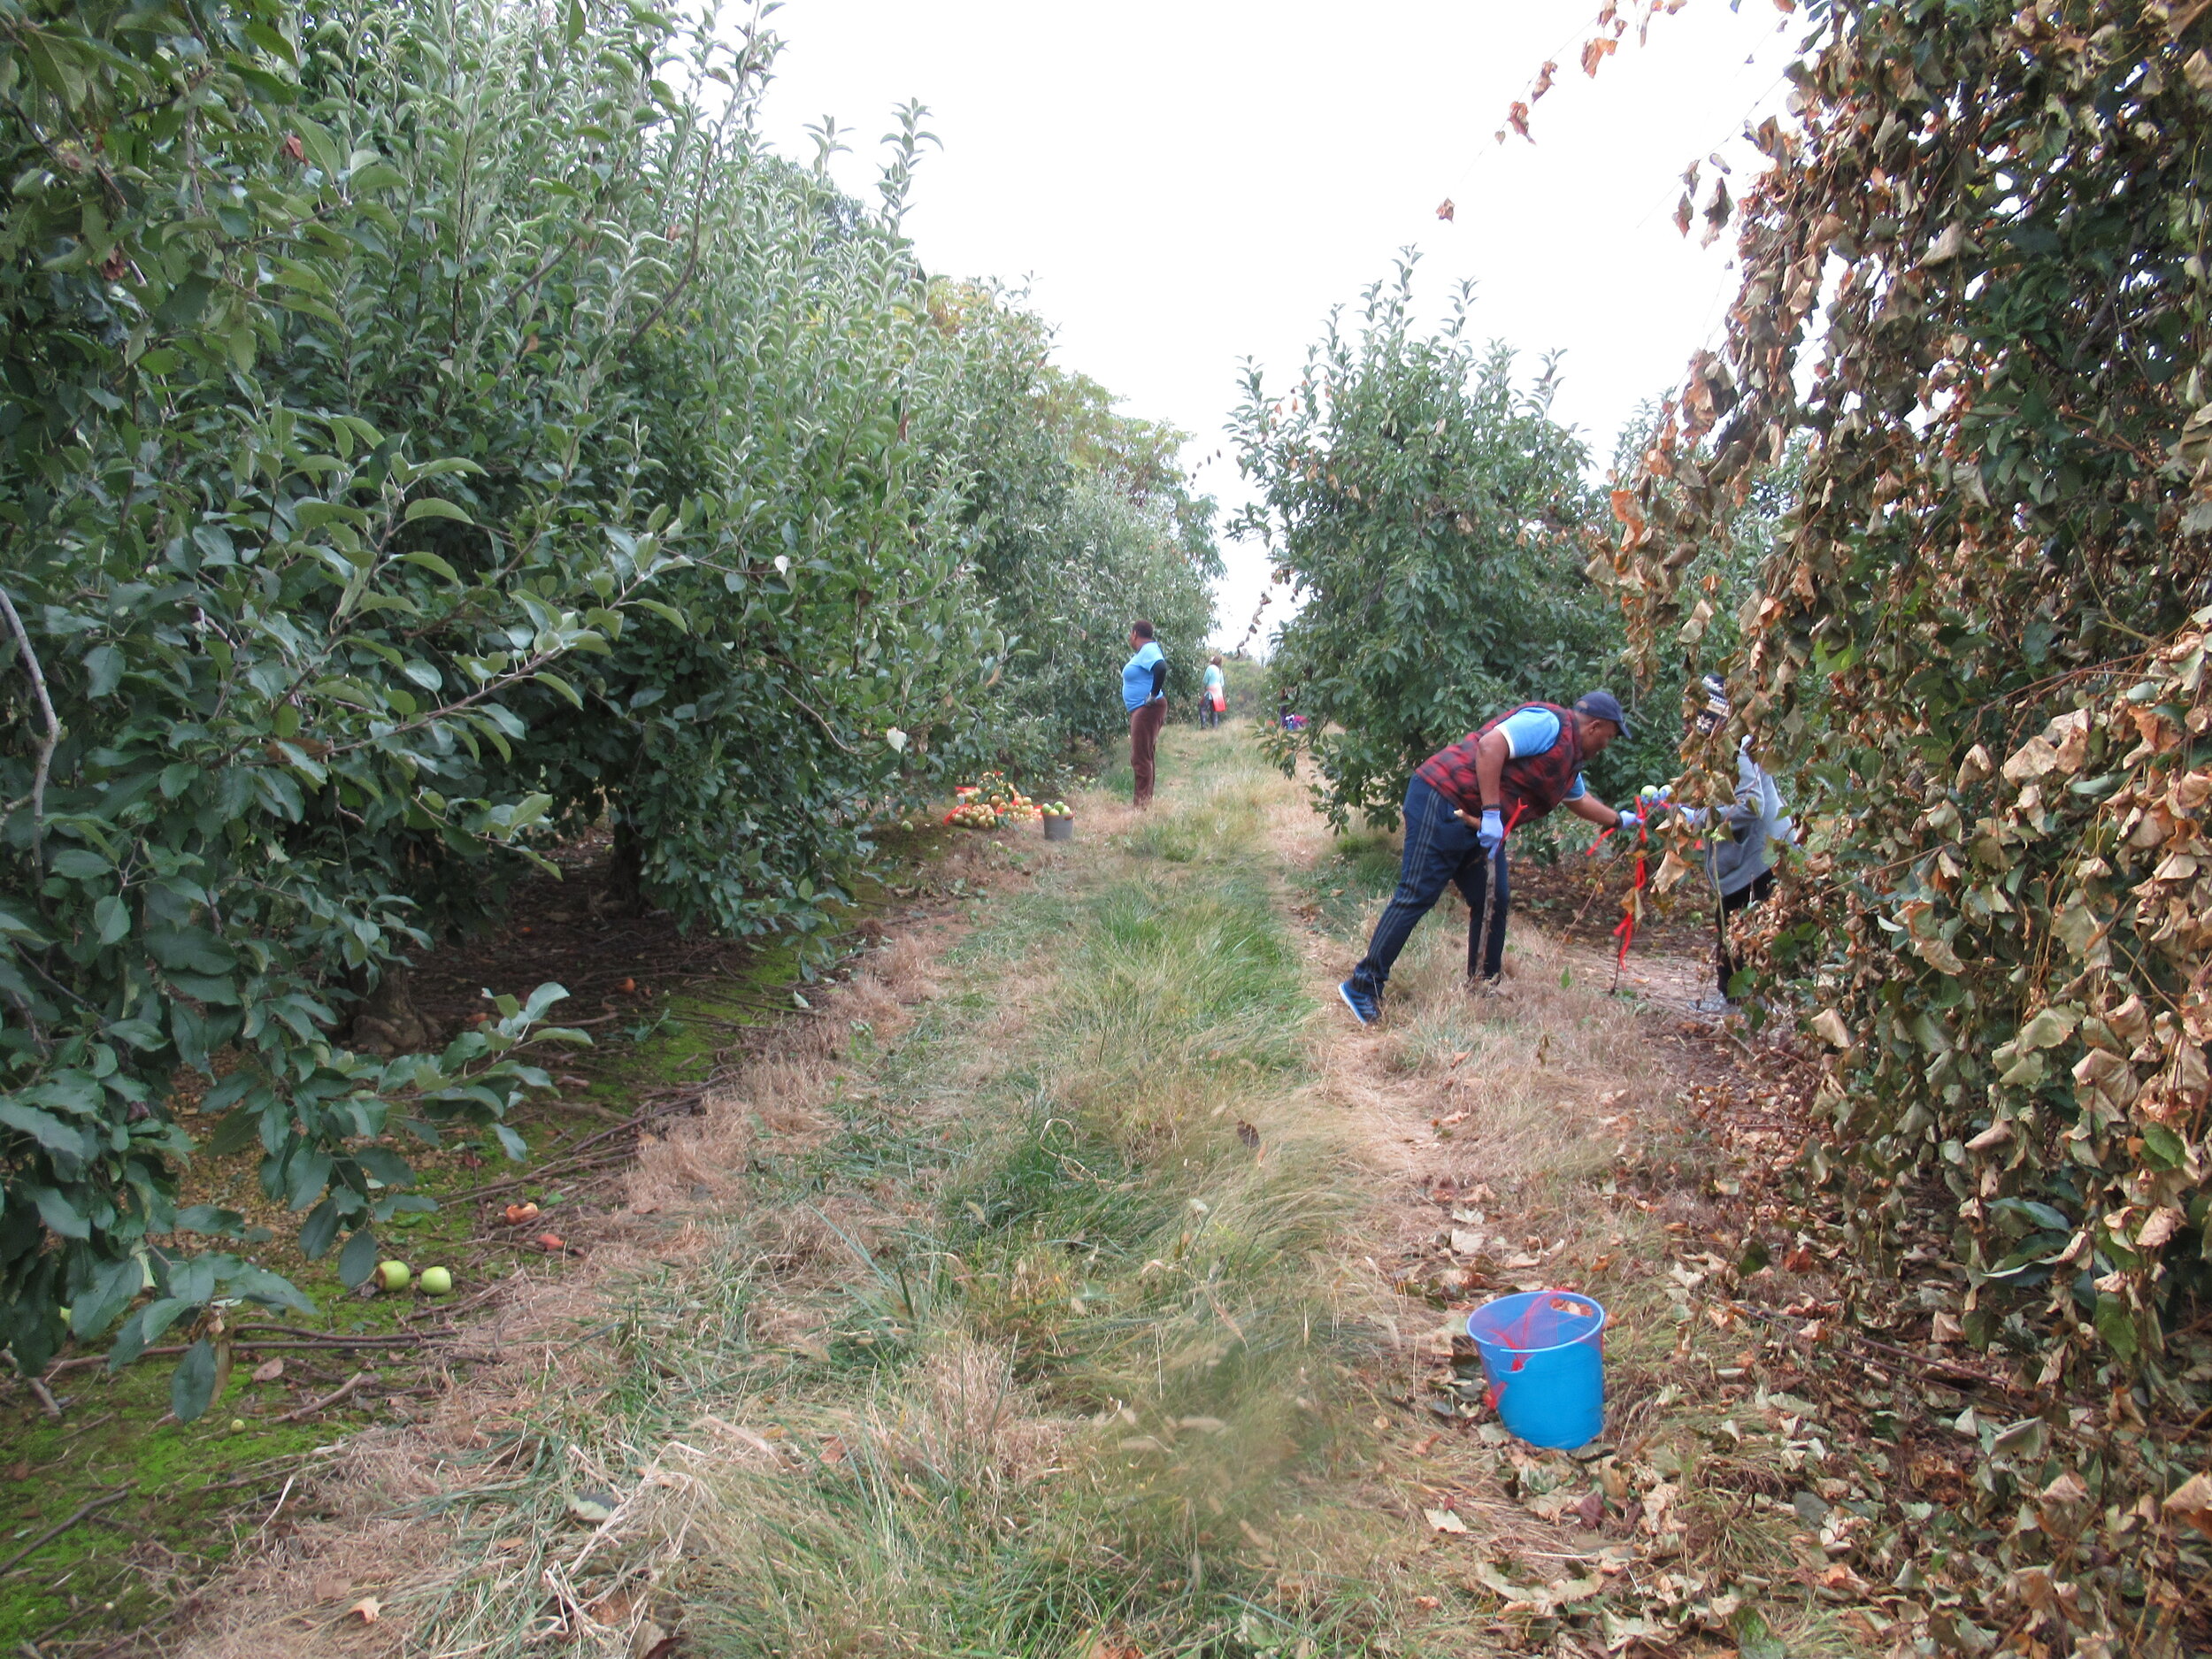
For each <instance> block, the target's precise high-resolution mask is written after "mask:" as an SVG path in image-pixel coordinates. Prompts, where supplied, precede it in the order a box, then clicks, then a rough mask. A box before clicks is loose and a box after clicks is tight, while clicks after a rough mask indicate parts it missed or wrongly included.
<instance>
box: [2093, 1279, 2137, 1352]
mask: <svg viewBox="0 0 2212 1659" xmlns="http://www.w3.org/2000/svg"><path fill="white" fill-rule="evenodd" d="M2096 1326H2097V1334H2098V1335H2099V1336H2101V1337H2102V1338H2104V1340H2105V1346H2106V1347H2108V1348H2110V1349H2111V1350H2112V1351H2113V1352H2114V1353H2115V1354H2117V1355H2118V1356H2120V1357H2121V1358H2122V1359H2126V1360H2131V1359H2133V1358H2134V1357H2135V1354H2136V1349H2137V1348H2138V1346H2139V1343H2138V1341H2137V1338H2136V1333H2135V1316H2134V1315H2133V1314H2132V1313H2131V1312H2130V1311H2129V1310H2128V1305H2127V1302H2126V1301H2125V1300H2124V1298H2122V1297H2119V1296H2116V1295H2114V1294H2112V1293H2111V1292H2110V1291H2108V1290H2101V1291H2099V1292H2098V1293H2097V1312H2096Z"/></svg>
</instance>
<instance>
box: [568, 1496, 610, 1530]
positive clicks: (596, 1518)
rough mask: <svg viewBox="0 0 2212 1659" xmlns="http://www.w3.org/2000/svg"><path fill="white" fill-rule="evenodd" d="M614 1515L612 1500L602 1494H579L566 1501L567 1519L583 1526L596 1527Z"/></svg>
mask: <svg viewBox="0 0 2212 1659" xmlns="http://www.w3.org/2000/svg"><path fill="white" fill-rule="evenodd" d="M613 1514H614V1499H613V1497H612V1495H611V1494H608V1493H604V1492H580V1493H578V1494H576V1495H575V1496H574V1497H572V1498H571V1499H570V1500H569V1501H568V1515H569V1518H570V1519H571V1520H572V1521H576V1522H578V1523H580V1524H581V1525H585V1526H597V1525H599V1524H600V1523H601V1522H603V1521H605V1520H607V1519H609V1518H610V1517H612V1516H613Z"/></svg>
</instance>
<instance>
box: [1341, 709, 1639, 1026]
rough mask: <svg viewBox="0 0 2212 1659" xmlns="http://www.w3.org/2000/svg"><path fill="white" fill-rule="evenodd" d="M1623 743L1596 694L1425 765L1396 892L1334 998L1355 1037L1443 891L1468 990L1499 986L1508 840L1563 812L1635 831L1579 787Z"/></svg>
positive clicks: (1537, 713) (1478, 735)
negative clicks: (1450, 901) (1458, 902)
mask: <svg viewBox="0 0 2212 1659" xmlns="http://www.w3.org/2000/svg"><path fill="white" fill-rule="evenodd" d="M1627 732H1628V717H1627V716H1626V715H1624V714H1623V713H1622V712H1621V705H1620V703H1619V701H1618V699H1617V698H1616V697H1615V696H1614V695H1613V694H1612V693H1611V692H1609V691H1593V692H1591V693H1589V694H1588V695H1586V696H1583V697H1581V698H1579V699H1578V700H1577V702H1576V703H1575V705H1574V707H1573V708H1571V709H1563V708H1561V707H1560V706H1559V705H1558V704H1557V703H1523V704H1522V705H1521V706H1520V707H1519V708H1517V709H1514V710H1509V711H1508V712H1507V713H1504V714H1502V715H1500V716H1498V718H1495V719H1494V720H1492V721H1491V722H1490V723H1489V724H1488V725H1486V726H1484V727H1483V728H1482V729H1481V730H1480V731H1479V732H1471V733H1468V734H1467V735H1466V736H1465V737H1463V738H1462V739H1460V740H1459V741H1458V742H1456V743H1454V744H1453V745H1451V747H1450V748H1448V749H1439V750H1438V751H1437V752H1436V753H1435V754H1433V755H1432V756H1430V757H1428V758H1427V759H1426V760H1425V761H1423V762H1422V763H1421V764H1420V766H1419V767H1418V768H1417V770H1416V771H1415V772H1414V774H1413V777H1412V779H1411V780H1409V782H1408V783H1407V785H1406V802H1405V816H1406V849H1405V856H1404V860H1403V862H1402V864H1401V865H1400V867H1399V871H1398V887H1397V890H1396V891H1395V892H1394V893H1393V894H1392V895H1390V904H1389V906H1388V908H1387V909H1386V910H1384V911H1383V914H1382V920H1381V921H1379V922H1378V923H1377V924H1376V925H1375V936H1374V938H1373V939H1372V940H1371V941H1369V943H1368V946H1367V955H1366V956H1364V957H1363V958H1362V959H1361V961H1360V964H1359V966H1358V967H1356V968H1355V969H1353V970H1352V977H1351V978H1350V979H1347V980H1345V981H1344V983H1343V984H1341V985H1340V986H1339V987H1337V991H1338V994H1339V995H1341V996H1342V997H1343V998H1344V1005H1345V1006H1346V1007H1347V1008H1348V1009H1350V1010H1352V1014H1353V1017H1354V1018H1356V1019H1357V1020H1358V1021H1359V1023H1360V1024H1361V1025H1371V1024H1373V1023H1374V1021H1375V1020H1376V1019H1377V1018H1379V1017H1380V1015H1381V1013H1382V994H1383V987H1384V986H1385V985H1386V984H1387V983H1388V982H1389V979H1390V968H1391V964H1393V963H1394V962H1396V961H1397V960H1398V953H1399V952H1400V951H1402V950H1403V949H1405V943H1406V939H1407V936H1408V935H1409V934H1410V933H1412V932H1413V925H1414V924H1415V923H1416V922H1417V921H1419V920H1420V919H1421V918H1423V917H1424V916H1426V915H1427V914H1428V913H1429V910H1430V909H1431V908H1432V906H1433V905H1434V904H1435V903H1436V901H1437V900H1438V899H1440V898H1441V897H1442V896H1443V894H1444V888H1445V886H1446V885H1447V884H1450V885H1452V886H1455V887H1458V889H1459V891H1460V894H1461V896H1463V898H1465V899H1466V901H1467V912H1468V914H1467V976H1468V979H1469V980H1470V981H1471V982H1480V983H1482V984H1485V985H1494V984H1495V983H1496V981H1497V978H1498V974H1499V972H1500V970H1501V968H1502V965H1503V963H1504V959H1505V908H1506V904H1507V902H1508V896H1509V895H1508V890H1507V887H1506V868H1505V837H1506V833H1507V831H1509V830H1510V829H1512V828H1514V827H1515V826H1517V825H1521V824H1526V823H1530V822H1532V821H1533V820H1535V819H1537V818H1542V817H1543V816H1544V815H1545V814H1546V813H1547V812H1549V811H1550V810H1552V809H1553V808H1554V807H1555V806H1559V805H1561V804H1564V805H1565V806H1566V808H1567V810H1569V811H1571V812H1572V813H1573V814H1574V815H1575V816H1576V817H1577V818H1583V819H1585V820H1586V821H1587V822H1589V823H1592V824H1595V825H1597V826H1600V827H1601V828H1611V829H1617V828H1619V827H1620V826H1623V825H1627V826H1634V825H1637V824H1639V823H1640V822H1642V819H1641V818H1640V815H1639V814H1637V813H1634V812H1616V811H1615V810H1613V809H1612V808H1611V807H1609V806H1607V805H1606V804H1605V803H1603V802H1601V801H1599V800H1597V799H1595V798H1594V797H1593V796H1592V795H1590V793H1589V790H1588V788H1587V787H1586V785H1585V784H1584V782H1583V780H1582V766H1583V763H1584V762H1585V761H1586V760H1588V759H1590V758H1591V757H1593V756H1595V755H1598V754H1601V753H1602V752H1603V751H1604V749H1605V746H1606V745H1607V744H1609V743H1610V742H1611V741H1613V740H1614V739H1615V738H1617V737H1622V736H1625V735H1626V734H1627Z"/></svg>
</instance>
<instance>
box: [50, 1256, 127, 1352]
mask: <svg viewBox="0 0 2212 1659" xmlns="http://www.w3.org/2000/svg"><path fill="white" fill-rule="evenodd" d="M145 1280H146V1273H145V1270H144V1269H143V1268H142V1267H141V1266H140V1265H139V1261H138V1258H137V1257H136V1256H125V1257H123V1258H122V1260H120V1261H118V1262H106V1263H102V1264H101V1265H100V1266H99V1267H98V1268H97V1269H96V1270H95V1271H94V1273H93V1276H92V1283H91V1284H90V1285H89V1286H87V1287H86V1288H85V1289H84V1290H83V1291H82V1292H81V1293H80V1294H79V1295H78V1297H77V1299H76V1301H75V1302H72V1303H71V1304H70V1306H69V1329H70V1332H71V1333H72V1334H73V1335H74V1336H75V1337H76V1339H77V1340H78V1341H80V1342H89V1341H91V1340H93V1339H94V1338H96V1337H97V1336H99V1335H100V1334H101V1333H103V1332H104V1331H105V1330H106V1329H107V1328H108V1326H110V1325H112V1324H114V1323H115V1321H116V1319H117V1318H118V1317H119V1316H120V1315H121V1313H122V1311H123V1310H124V1309H126V1308H127V1307H129V1306H130V1305H131V1303H132V1302H133V1301H134V1300H135V1299H136V1297H137V1295H138V1293H139V1289H140V1287H141V1286H142V1285H144V1283H145Z"/></svg>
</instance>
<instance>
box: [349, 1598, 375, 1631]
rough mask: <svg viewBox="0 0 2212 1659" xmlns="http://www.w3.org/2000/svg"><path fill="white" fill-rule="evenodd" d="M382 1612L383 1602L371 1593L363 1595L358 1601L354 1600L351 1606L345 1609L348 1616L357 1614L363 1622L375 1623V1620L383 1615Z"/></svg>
mask: <svg viewBox="0 0 2212 1659" xmlns="http://www.w3.org/2000/svg"><path fill="white" fill-rule="evenodd" d="M383 1613H384V1603H383V1602H381V1601H378V1600H377V1599H376V1598H375V1597H374V1596H373V1595H365V1596H363V1597H362V1598H361V1599H360V1600H359V1601H356V1602H355V1603H354V1604H353V1605H352V1606H351V1607H349V1608H348V1609H346V1617H348V1618H351V1617H354V1616H355V1615H359V1616H360V1619H361V1622H362V1623H363V1624H375V1623H376V1621H377V1620H378V1619H379V1618H380V1617H382V1616H383Z"/></svg>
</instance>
